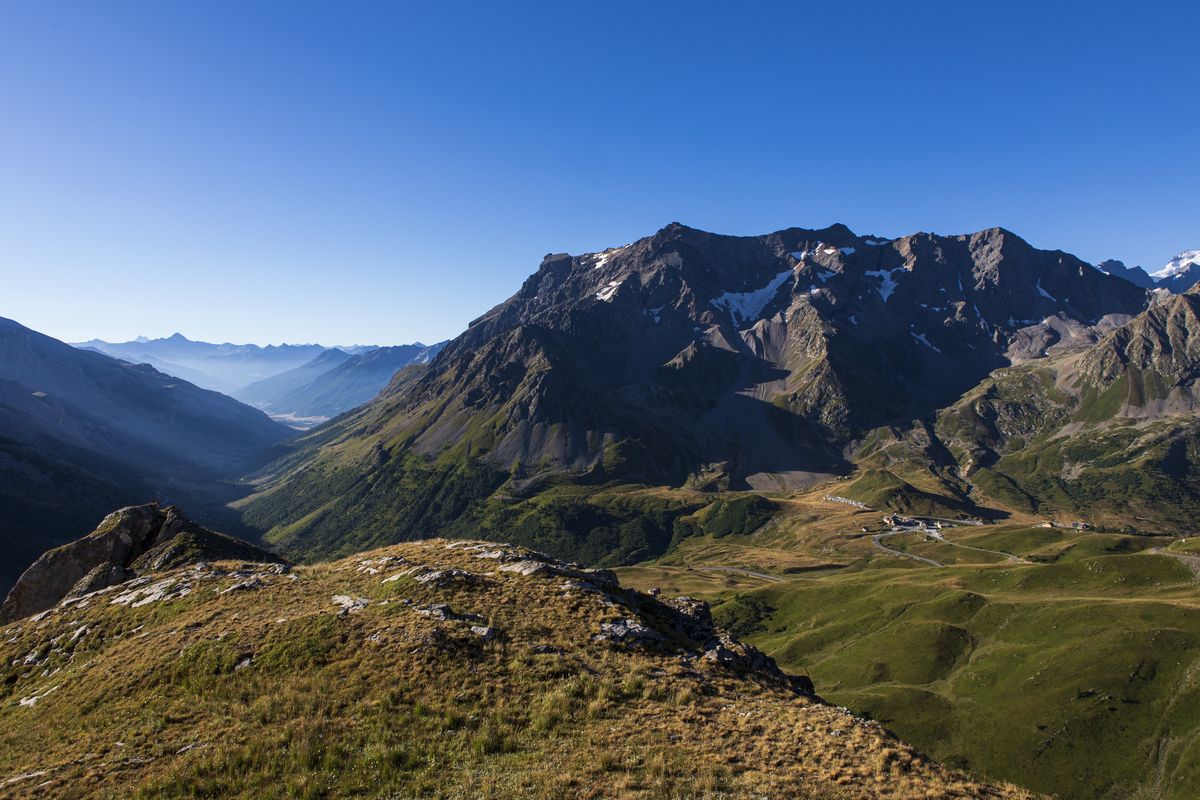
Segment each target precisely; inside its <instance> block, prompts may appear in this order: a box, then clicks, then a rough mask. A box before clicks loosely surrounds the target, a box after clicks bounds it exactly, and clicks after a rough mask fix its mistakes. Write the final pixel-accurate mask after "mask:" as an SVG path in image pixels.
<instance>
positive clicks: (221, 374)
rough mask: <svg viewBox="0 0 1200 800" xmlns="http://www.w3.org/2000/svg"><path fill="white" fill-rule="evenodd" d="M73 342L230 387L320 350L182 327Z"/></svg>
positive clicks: (284, 368)
mask: <svg viewBox="0 0 1200 800" xmlns="http://www.w3.org/2000/svg"><path fill="white" fill-rule="evenodd" d="M75 346H76V347H80V348H85V349H91V350H96V351H99V352H101V353H104V354H106V355H110V356H112V357H114V358H119V359H121V360H123V361H128V362H130V363H134V364H149V365H151V366H152V367H154V368H155V369H158V370H159V371H160V372H165V373H167V374H168V375H175V376H176V377H178V378H183V379H184V380H187V381H191V382H193V383H195V384H196V385H197V386H200V387H202V388H204V389H212V390H214V391H218V392H224V393H229V392H232V391H234V390H235V389H238V388H240V387H242V386H246V385H247V384H250V383H253V382H254V381H258V380H262V379H263V378H267V377H270V376H272V375H277V374H279V373H280V372H285V371H287V370H289V369H293V368H295V367H298V366H300V365H302V364H305V363H307V362H308V361H311V360H312V359H314V358H316V357H317V356H319V355H320V354H321V353H323V352H325V350H326V349H328V348H326V347H323V346H322V345H319V344H282V345H267V346H266V347H260V346H259V345H256V344H229V343H225V344H211V343H209V342H197V341H192V340H191V339H188V338H187V337H186V336H184V335H183V334H181V333H176V334H172V335H171V336H168V337H165V338H162V339H147V338H146V337H144V336H141V337H138V338H137V339H135V340H134V341H131V342H116V343H112V342H105V341H103V340H101V339H92V340H91V341H87V342H79V343H77V344H76V345H75Z"/></svg>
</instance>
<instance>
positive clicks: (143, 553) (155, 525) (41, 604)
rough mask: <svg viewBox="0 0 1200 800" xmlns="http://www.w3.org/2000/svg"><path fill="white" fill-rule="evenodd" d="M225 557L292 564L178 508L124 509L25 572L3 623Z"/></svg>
mask: <svg viewBox="0 0 1200 800" xmlns="http://www.w3.org/2000/svg"><path fill="white" fill-rule="evenodd" d="M219 560H242V561H257V562H267V563H274V564H286V563H287V562H286V561H284V559H282V558H280V557H279V556H277V555H275V554H274V553H270V552H268V551H266V550H263V549H261V548H259V547H255V546H254V545H252V544H250V543H249V542H244V541H242V540H240V539H235V538H233V537H231V536H225V535H223V534H220V533H213V532H212V531H209V530H205V529H204V528H202V527H200V526H199V525H196V524H195V523H193V522H191V521H190V520H188V518H187V517H185V516H184V515H183V512H182V511H180V510H179V509H178V508H175V507H174V506H167V507H165V508H162V507H159V505H158V504H157V503H149V504H147V505H142V506H130V507H128V508H122V509H120V510H118V511H114V512H113V513H111V514H109V515H108V516H107V517H105V518H104V520H103V521H102V522H101V523H100V525H99V527H97V528H96V530H94V531H92V532H91V533H89V534H88V535H87V536H84V537H83V538H82V539H79V540H77V541H74V542H71V543H70V544H66V545H63V546H62V547H57V548H55V549H53V550H50V551H47V552H46V553H44V554H43V555H42V557H41V558H39V559H38V560H37V561H35V562H34V563H33V565H32V566H30V567H29V569H27V570H25V572H24V573H23V574H22V575H21V577H20V579H19V580H18V581H17V583H16V585H15V586H14V587H13V589H12V591H11V592H9V594H8V597H7V598H6V599H5V601H4V604H3V606H0V623H3V622H10V621H12V620H15V619H21V618H23V617H27V616H30V615H32V614H36V613H38V612H40V611H45V610H46V609H48V608H53V607H54V606H55V605H57V604H58V603H59V601H61V600H63V599H64V598H66V597H71V596H78V595H83V594H88V593H90V592H95V591H98V590H100V589H106V588H108V587H110V586H115V585H117V584H120V583H124V582H125V581H128V580H130V579H132V578H135V577H137V576H138V575H141V574H145V573H150V572H159V571H162V570H167V569H173V568H175V567H180V566H184V565H187V564H194V563H199V562H203V561H219Z"/></svg>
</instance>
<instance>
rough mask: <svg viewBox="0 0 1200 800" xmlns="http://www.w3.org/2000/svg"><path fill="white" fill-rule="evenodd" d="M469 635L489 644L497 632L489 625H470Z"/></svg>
mask: <svg viewBox="0 0 1200 800" xmlns="http://www.w3.org/2000/svg"><path fill="white" fill-rule="evenodd" d="M471 633H473V634H475V635H476V636H478V637H479V638H481V639H483V640H484V641H485V642H490V641H492V640H493V639H495V638H496V637H497V636H498V635H499V631H497V630H496V629H495V628H493V627H491V626H490V625H472V626H471Z"/></svg>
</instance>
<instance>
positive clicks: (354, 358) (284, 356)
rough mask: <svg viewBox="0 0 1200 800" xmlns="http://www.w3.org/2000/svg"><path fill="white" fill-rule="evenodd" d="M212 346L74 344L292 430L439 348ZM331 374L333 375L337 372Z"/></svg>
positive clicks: (363, 395)
mask: <svg viewBox="0 0 1200 800" xmlns="http://www.w3.org/2000/svg"><path fill="white" fill-rule="evenodd" d="M444 344H445V343H444V342H443V343H440V344H435V345H424V344H420V343H416V344H410V345H398V346H395V347H376V346H374V345H354V346H348V347H325V346H323V345H317V344H299V345H295V344H283V345H267V346H266V347H262V346H259V345H255V344H229V343H226V344H211V343H209V342H197V341H192V340H191V339H188V338H187V337H185V336H183V335H182V334H179V333H176V334H174V335H172V336H169V337H167V338H164V339H147V338H146V337H144V336H141V337H138V338H137V339H136V340H134V341H131V342H121V343H116V344H113V343H110V342H105V341H103V340H100V339H93V340H91V341H88V342H81V343H79V344H76V345H75V346H76V347H79V348H81V349H85V350H93V351H96V352H101V353H104V354H106V355H110V356H113V357H114V358H119V359H121V360H123V361H128V362H130V363H135V364H149V365H150V366H152V367H154V368H155V369H157V370H158V371H160V372H163V373H166V374H168V375H174V376H175V377H178V378H183V379H184V380H186V381H189V382H190V383H194V384H195V385H197V386H201V387H203V388H206V389H213V390H215V391H219V392H222V393H224V394H228V395H230V396H232V397H236V398H238V399H239V400H242V401H243V402H245V403H248V404H250V405H253V406H255V407H256V408H260V409H262V410H264V411H266V412H267V413H268V415H270V416H271V417H273V418H274V419H276V420H278V421H280V422H283V423H285V424H287V425H290V426H292V427H296V428H301V429H303V428H310V427H312V426H313V425H316V424H319V423H321V422H324V421H325V420H327V419H329V418H330V417H335V416H337V415H338V414H340V413H342V412H343V411H348V410H349V409H351V408H354V407H356V406H359V405H362V404H363V403H365V402H366V401H368V400H370V399H371V398H372V397H374V396H375V395H376V394H377V393H378V392H379V390H380V389H382V388H383V387H384V386H386V385H387V383H388V381H389V380H390V379H391V377H392V375H393V374H395V373H396V372H397V371H398V370H400V369H402V368H403V367H406V366H408V365H409V364H420V363H426V362H428V361H429V360H430V359H432V358H433V357H434V356H435V355H437V353H438V352H439V351H440V350H441V348H442V347H443V346H444ZM335 368H336V369H335Z"/></svg>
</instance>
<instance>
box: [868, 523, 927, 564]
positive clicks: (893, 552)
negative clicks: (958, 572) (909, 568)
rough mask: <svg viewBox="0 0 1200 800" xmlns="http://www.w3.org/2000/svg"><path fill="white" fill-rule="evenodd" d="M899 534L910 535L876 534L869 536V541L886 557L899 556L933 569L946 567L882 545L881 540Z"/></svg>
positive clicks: (895, 533)
mask: <svg viewBox="0 0 1200 800" xmlns="http://www.w3.org/2000/svg"><path fill="white" fill-rule="evenodd" d="M901 533H912V531H888V532H887V533H876V534H874V535H872V536H871V541H872V542H874V543H875V546H876V547H878V548H879V549H880V550H882V551H883V552H885V553H887V554H888V555H893V556H900V557H901V558H911V559H912V560H913V561H920V562H922V563H924V564H929V565H930V566H933V567H944V566H946V565H945V564H942V563H940V562H938V561H934V560H933V559H932V558H926V557H925V556H915V555H913V554H912V553H905V552H903V551H901V550H893V549H892V548H890V547H888V546H887V545H886V544H884V543H883V540H884V539H886V538H887V537H889V536H896V535H898V534H901Z"/></svg>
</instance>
